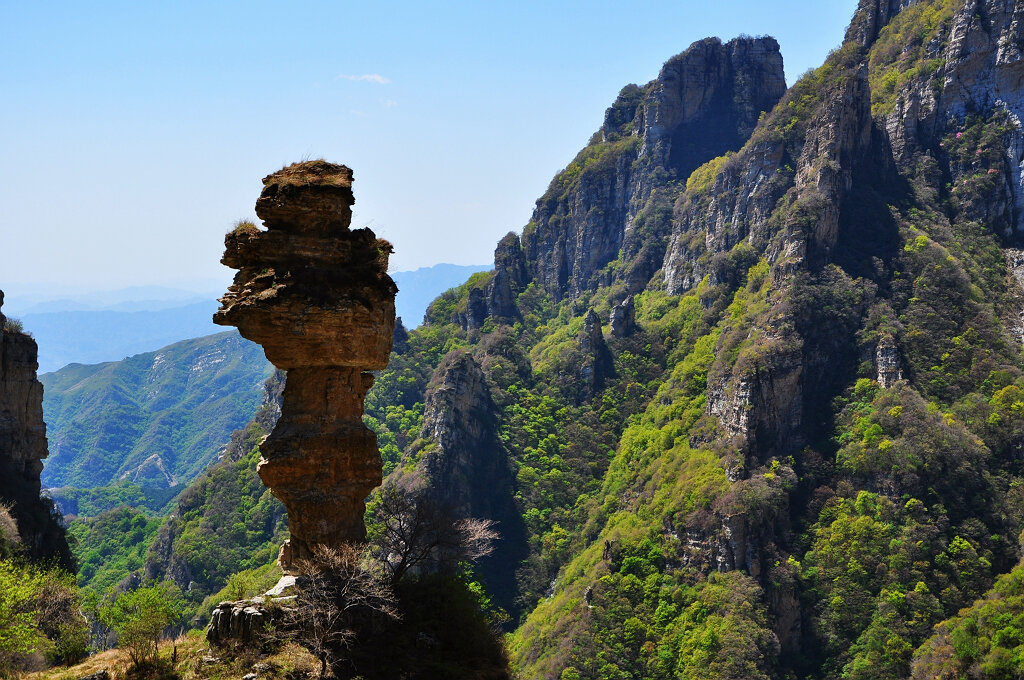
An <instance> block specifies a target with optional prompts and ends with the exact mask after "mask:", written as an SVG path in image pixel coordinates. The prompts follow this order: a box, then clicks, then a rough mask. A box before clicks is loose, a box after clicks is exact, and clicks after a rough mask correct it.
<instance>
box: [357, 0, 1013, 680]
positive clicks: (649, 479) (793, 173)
mask: <svg viewBox="0 0 1024 680" xmlns="http://www.w3.org/2000/svg"><path fill="white" fill-rule="evenodd" d="M907 4H908V3H895V2H893V3H886V2H883V3H876V2H867V1H865V2H863V3H862V4H861V8H860V9H859V10H858V12H857V14H856V16H855V17H854V19H853V22H852V24H851V27H850V29H849V32H848V35H847V42H846V43H845V44H844V45H843V46H842V47H841V48H839V49H837V50H836V51H835V52H834V53H832V54H831V55H830V56H829V58H828V60H827V61H826V63H825V64H824V65H822V66H821V67H820V68H818V69H816V70H814V71H811V72H809V73H807V74H805V75H804V76H803V77H802V78H801V79H800V80H799V81H798V82H797V83H796V84H795V85H793V86H792V87H791V88H789V89H788V90H785V88H784V85H783V84H782V69H781V57H780V56H779V53H778V46H777V45H775V44H774V41H772V40H771V39H747V38H742V39H738V40H735V41H732V42H730V43H727V44H722V43H720V42H718V41H715V40H708V41H702V42H700V43H697V44H695V45H694V46H692V47H691V48H690V49H689V50H688V51H687V52H685V53H683V54H682V55H680V56H678V57H675V58H673V59H672V60H670V61H669V62H667V63H666V65H665V67H664V68H663V69H662V72H661V74H660V75H659V77H658V79H656V80H655V81H652V82H651V83H649V84H647V85H645V86H635V85H631V86H627V87H626V88H624V89H623V90H622V92H621V94H620V96H619V98H618V99H617V101H616V102H615V103H614V104H613V106H612V107H611V108H609V109H608V111H607V113H606V116H605V123H604V125H603V126H602V128H601V130H599V131H598V132H597V133H596V134H595V135H594V137H593V139H592V140H591V143H590V144H589V145H588V146H587V148H586V149H584V150H583V151H582V152H581V153H580V154H579V155H578V156H577V158H576V159H575V160H573V162H572V163H570V164H569V166H567V168H566V169H565V170H564V171H563V172H562V173H560V174H559V175H558V176H557V177H556V178H555V179H554V180H553V181H552V183H551V186H550V188H549V189H548V191H547V192H546V193H545V195H544V196H543V197H542V198H541V199H540V200H539V201H538V203H537V208H536V210H535V212H534V215H533V218H532V219H531V220H530V222H529V223H528V224H527V225H526V227H525V229H524V231H523V233H522V235H521V236H516V235H509V236H508V237H506V238H505V239H503V240H502V242H501V243H500V244H499V246H498V249H497V251H496V254H495V270H494V271H493V272H491V273H487V274H480V275H475V276H474V277H471V278H470V280H469V281H468V282H467V283H466V284H465V285H463V286H461V287H459V288H457V289H454V290H453V291H451V292H449V293H447V294H445V295H443V296H441V298H439V299H438V300H437V301H436V302H435V303H434V304H433V305H432V307H431V309H430V310H429V311H428V313H427V324H426V325H425V326H423V327H421V328H420V329H417V330H416V331H413V332H411V333H409V334H408V337H407V338H402V339H401V340H402V341H401V342H400V343H399V345H397V346H396V353H395V355H394V356H393V358H392V362H391V365H390V367H389V368H388V369H387V370H386V371H385V372H384V373H383V374H382V375H381V376H380V377H379V378H378V380H377V383H376V385H375V387H374V389H373V391H372V392H371V394H370V396H369V398H368V401H367V404H368V413H369V416H370V419H371V422H372V423H373V424H374V425H375V426H376V427H377V428H378V429H379V431H380V442H381V448H382V451H383V453H384V458H385V469H386V470H387V471H392V473H391V474H392V476H391V478H390V480H386V482H385V484H388V483H389V482H390V483H396V482H397V481H400V480H401V479H408V478H410V477H411V478H412V479H414V480H416V482H417V483H420V484H423V485H424V486H425V487H426V488H429V489H433V490H434V493H435V494H437V495H438V496H439V497H442V498H448V499H451V498H455V499H457V500H458V501H459V503H457V505H459V506H460V507H463V508H464V511H465V512H467V513H470V514H476V515H481V514H482V515H485V516H491V517H492V518H494V519H502V523H501V526H503V527H504V528H505V529H506V530H509V531H510V534H511V536H512V539H513V540H519V538H518V536H519V535H520V532H521V535H522V540H523V545H524V548H523V549H524V554H525V557H524V559H522V561H521V562H519V564H518V566H517V567H515V568H513V567H512V565H511V564H510V563H508V562H505V563H503V564H500V565H497V566H495V565H492V566H491V570H490V572H488V571H487V569H485V570H484V576H485V582H486V583H488V585H489V587H490V589H491V592H492V594H493V595H494V596H495V598H496V599H497V600H499V601H501V602H505V603H511V604H508V606H507V608H508V609H510V610H511V613H512V615H513V619H514V621H517V622H518V627H517V629H516V630H515V632H514V634H513V635H512V637H511V653H512V657H513V661H514V663H515V665H516V667H517V669H518V671H519V672H520V674H521V675H522V677H529V678H561V679H563V680H567V679H570V678H660V677H666V678H668V677H686V678H697V677H700V678H711V677H744V678H757V677H764V678H774V677H790V676H796V677H830V678H831V677H835V678H838V677H844V678H898V677H909V676H910V675H911V673H912V672H913V673H915V674H916V675H915V676H917V675H919V676H920V677H933V675H929V673H933V674H944V675H943V677H963V676H964V675H965V674H973V675H976V676H979V677H1015V675H1013V674H1014V673H1016V674H1019V673H1021V672H1022V671H1024V666H1022V665H1021V662H1020V661H1019V659H1020V658H1021V657H1020V656H1019V655H1017V651H1016V650H1019V649H1020V648H1019V647H1018V645H1019V644H1020V641H1021V639H1024V638H1021V637H1020V630H1019V627H1014V625H1013V621H1015V620H1016V618H1014V617H1017V616H1018V615H1019V614H1020V609H1019V604H1018V602H1017V600H1018V599H1019V598H1016V595H1015V594H1014V593H1015V591H1014V590H1013V585H1012V578H1011V580H1009V581H1007V580H1005V579H1004V580H1003V581H1000V582H999V585H997V586H996V591H994V594H992V595H990V597H992V598H999V599H998V600H997V602H998V603H999V604H998V605H982V604H980V602H981V601H979V600H978V599H979V598H981V597H983V596H985V593H986V591H987V590H988V589H989V588H990V587H992V585H993V584H994V583H995V582H996V578H997V577H998V575H999V574H1001V573H1006V572H1008V571H1010V570H1011V569H1012V568H1013V567H1014V565H1015V564H1016V563H1017V560H1018V559H1019V557H1020V544H1019V540H1018V536H1019V534H1020V532H1021V529H1022V528H1024V503H1022V501H1024V498H1022V497H1021V492H1020V490H1021V489H1022V488H1024V486H1022V482H1024V479H1022V477H1021V475H1022V473H1024V469H1022V463H1021V461H1020V458H1019V456H1018V455H1016V452H1017V451H1018V449H1019V447H1020V443H1021V439H1020V438H1021V434H1022V431H1024V430H1022V427H1024V407H1022V403H1024V397H1021V394H1024V392H1022V389H1024V376H1022V371H1021V310H1022V308H1024V297H1022V290H1021V287H1020V283H1019V282H1018V279H1017V277H1016V275H1015V272H1016V271H1017V268H1018V267H1019V262H1020V256H1019V255H1018V251H1016V250H1015V249H1014V248H1015V245H1016V244H1017V243H1018V238H1019V234H1020V233H1021V228H1022V225H1021V222H1020V214H1021V213H1020V211H1019V207H1018V206H1019V205H1020V204H1021V202H1020V199H1019V196H1020V195H1021V189H1020V183H1019V177H1020V169H1019V168H1020V161H1021V152H1020V149H1021V148H1024V147H1022V146H1021V140H1022V135H1021V129H1020V126H1019V122H1018V120H1019V119H1018V116H1019V115H1020V114H1021V112H1022V111H1021V109H1022V108H1024V97H1021V91H1020V85H1019V83H1020V76H1021V73H1022V70H1024V62H1022V60H1021V46H1022V44H1024V42H1022V40H1024V39H1022V37H1021V34H1020V25H1021V24H1020V23H1019V21H1018V15H1019V14H1020V12H1021V11H1022V10H1020V9H1018V8H1017V7H1016V5H1014V6H1013V7H1012V8H1011V7H1010V6H1009V5H1006V3H1002V2H987V3H985V2H978V3H975V2H970V3H966V5H965V3H964V2H959V1H954V0H933V1H931V2H927V1H922V2H918V3H913V4H910V6H909V7H907V6H905V5H907ZM996 94H997V95H998V96H996ZM445 385H449V386H451V388H450V392H451V394H457V395H460V397H459V398H458V399H455V400H454V401H453V399H454V398H448V400H447V401H443V402H442V403H444V404H446V407H445V409H440V408H439V407H432V403H434V402H436V401H437V397H436V395H437V394H438V393H439V391H443V390H444V389H445V388H444V386H445ZM460 400H461V402H460ZM462 402H465V403H462ZM442 411H450V412H454V413H455V414H456V415H455V416H454V417H449V418H442V417H439V416H438V415H437V414H438V413H440V412H442ZM467 431H468V432H472V433H473V434H472V436H469V437H467V436H465V435H464V434H463V435H460V433H465V432H467ZM495 461H498V464H497V467H496V464H495ZM478 466H484V467H486V468H487V469H488V470H492V473H490V474H488V475H481V473H480V472H479V470H478ZM501 466H506V469H507V470H509V474H510V477H511V479H512V481H511V482H510V483H508V484H505V483H502V482H501V481H500V480H501V478H502V472H501ZM484 479H486V480H488V481H479V480H484ZM474 480H478V481H474ZM460 485H461V486H460ZM456 490H457V491H456ZM502 494H507V495H508V496H509V500H510V501H511V502H512V503H513V504H514V507H515V508H517V512H518V518H520V519H521V525H519V524H518V523H517V522H516V521H513V520H510V519H509V518H508V517H505V518H499V517H497V516H496V514H490V515H488V513H490V512H492V509H493V508H497V507H498V506H500V503H499V502H498V501H500V500H501V496H502ZM484 497H486V498H488V499H489V500H490V502H491V508H488V507H487V506H486V505H485V504H484V503H482V501H480V500H479V499H480V498H484ZM502 570H505V571H506V572H512V571H514V573H501V571H502ZM1008 578H1009V577H1008ZM975 601H979V604H978V605H975V606H976V607H977V608H979V612H980V613H977V614H972V613H970V611H968V612H965V613H964V614H962V615H961V616H962V617H967V618H966V619H957V620H951V621H949V622H948V623H945V624H943V627H940V628H939V629H937V630H938V631H939V633H938V634H939V636H940V637H939V638H936V639H935V640H932V641H930V642H929V638H930V637H931V636H932V635H933V626H935V625H937V624H940V623H942V622H943V621H944V620H946V619H948V618H949V617H953V616H956V615H957V614H958V612H959V611H960V610H961V609H962V608H964V607H970V606H971V605H972V603H974V602H975ZM994 606H999V607H1002V608H1005V610H1006V611H1007V612H1008V613H1005V614H1003V615H1002V618H1000V619H998V620H997V622H993V617H994V616H995V614H992V613H986V612H991V611H992V608H993V607H994ZM1001 611H1002V610H1001ZM986 617H987V618H986ZM964 620H966V621H968V623H966V624H965V623H963V621H964ZM971 622H973V623H971ZM1006 625H1008V626H1010V630H1009V631H1003V632H998V631H1000V630H1001V628H999V627H1000V626H1006ZM950 631H952V632H950ZM957 631H961V632H957ZM963 631H967V632H963ZM943 636H945V637H943ZM968 638H969V640H968ZM949 639H952V643H950V642H948V640H949ZM958 640H961V641H962V640H968V642H963V643H962V644H961V643H958V642H957V641H958ZM926 643H927V644H926ZM950 644H951V645H952V646H951V648H949V647H948V645H950ZM922 645H923V646H922ZM947 648H949V649H950V651H948V652H944V651H942V650H944V649H947ZM915 650H917V651H915ZM937 650H938V651H937ZM998 664H1002V665H998ZM925 668H927V669H928V670H923V669H925ZM1007 669H1009V670H1007ZM1000 673H1002V674H1000ZM1006 673H1010V675H1006Z"/></svg>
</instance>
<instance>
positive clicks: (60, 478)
mask: <svg viewBox="0 0 1024 680" xmlns="http://www.w3.org/2000/svg"><path fill="white" fill-rule="evenodd" d="M269 374H270V365H269V364H268V363H267V361H266V358H265V357H264V356H263V350H262V349H261V348H260V347H259V345H256V344H254V343H251V342H248V341H247V340H243V339H242V338H241V337H240V336H239V335H238V334H237V333H234V332H231V333H219V334H217V335H211V336H207V337H204V338H197V339H195V340H186V341H184V342H180V343H176V344H174V345H171V346H169V347H165V348H164V349H162V350H160V351H159V352H149V353H146V354H139V355H136V356H133V357H130V358H128V359H125V360H124V361H118V362H111V363H105V364H97V365H92V366H83V365H81V364H72V365H70V366H67V367H65V368H63V369H61V370H59V371H57V372H55V373H48V374H46V375H43V376H41V381H42V382H43V386H44V388H45V391H44V393H43V394H44V397H43V411H44V415H45V418H46V422H47V425H48V429H49V438H50V444H51V447H52V451H51V455H50V457H49V458H48V459H47V464H46V467H45V469H44V472H43V481H44V484H46V485H47V486H51V487H60V486H75V487H79V488H92V487H98V486H107V485H112V484H114V483H115V482H116V481H117V480H118V479H120V478H121V477H122V476H123V475H125V474H127V475H129V478H130V480H131V481H134V482H136V483H138V484H140V485H141V486H159V487H168V486H174V485H176V484H184V483H187V482H189V481H191V480H192V479H194V478H195V477H196V476H197V475H198V474H199V473H200V472H201V471H202V470H204V469H205V468H206V467H207V466H208V465H209V464H210V463H211V462H213V461H214V460H215V459H216V456H217V453H218V451H219V450H220V448H221V447H222V446H223V444H224V442H226V441H227V440H228V438H229V436H230V435H231V432H232V431H233V430H236V429H240V428H242V427H244V426H245V423H246V422H247V421H248V420H249V419H250V418H251V417H252V415H253V414H254V413H255V412H256V409H257V408H258V407H259V404H260V399H261V397H262V391H261V390H260V385H261V383H262V381H263V380H264V379H266V378H267V376H268V375H269Z"/></svg>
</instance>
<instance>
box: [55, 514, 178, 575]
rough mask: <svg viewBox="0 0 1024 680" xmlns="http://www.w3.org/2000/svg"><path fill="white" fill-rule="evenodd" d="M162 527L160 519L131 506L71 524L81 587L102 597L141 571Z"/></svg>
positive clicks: (69, 531)
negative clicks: (128, 577)
mask: <svg viewBox="0 0 1024 680" xmlns="http://www.w3.org/2000/svg"><path fill="white" fill-rule="evenodd" d="M159 526H160V520H159V519H157V518H155V517H152V516H150V515H148V514H147V513H145V512H144V511H141V510H138V509H135V508H132V507H128V506H123V507H119V508H116V509H114V510H108V511H106V512H104V513H101V514H100V515H98V516H96V517H94V518H91V519H78V520H74V521H72V522H71V524H70V525H69V527H68V534H69V535H70V536H71V537H72V538H73V539H74V541H72V544H71V545H72V551H73V552H74V555H75V561H76V562H77V563H78V565H79V566H78V583H79V585H80V586H82V587H83V588H85V589H87V590H90V591H92V592H93V593H95V594H97V595H101V594H103V593H105V592H107V590H109V589H111V588H113V587H114V586H116V585H117V584H118V583H120V582H121V581H122V580H123V579H124V578H125V577H126V576H127V575H128V574H131V573H132V572H135V571H137V570H139V569H141V568H142V566H143V565H144V564H145V559H146V551H147V550H148V549H149V547H150V545H151V544H152V543H153V540H154V538H155V537H156V532H157V528H158V527H159Z"/></svg>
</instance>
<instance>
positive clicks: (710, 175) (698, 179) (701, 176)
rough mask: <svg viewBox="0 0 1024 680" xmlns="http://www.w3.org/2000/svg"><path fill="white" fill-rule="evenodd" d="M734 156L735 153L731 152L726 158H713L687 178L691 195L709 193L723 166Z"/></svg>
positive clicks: (688, 190) (687, 189) (687, 187)
mask: <svg viewBox="0 0 1024 680" xmlns="http://www.w3.org/2000/svg"><path fill="white" fill-rule="evenodd" d="M733 155H734V152H732V151H730V152H728V153H726V154H725V155H724V156H719V157H718V158H712V159H711V160H710V161H708V162H707V163H705V164H704V165H702V166H700V167H699V168H697V169H696V170H694V171H693V172H692V173H690V176H689V177H688V178H686V191H687V192H688V193H690V194H703V193H707V191H708V190H709V189H711V187H712V185H713V184H714V183H715V178H716V177H717V176H718V173H719V172H721V170H722V166H724V165H725V162H726V161H728V160H729V158H731V157H732V156H733Z"/></svg>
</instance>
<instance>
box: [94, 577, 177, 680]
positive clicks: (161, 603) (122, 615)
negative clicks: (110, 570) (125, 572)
mask: <svg viewBox="0 0 1024 680" xmlns="http://www.w3.org/2000/svg"><path fill="white" fill-rule="evenodd" d="M181 611H182V605H181V597H180V592H179V591H178V590H177V588H175V587H174V586H171V585H169V584H166V583H165V584H160V585H155V586H146V587H142V588H137V589H135V590H130V591H127V592H124V593H121V594H120V595H118V596H117V598H116V599H115V600H114V601H113V602H111V603H110V604H107V605H106V606H104V607H102V608H101V609H100V620H101V621H102V622H103V624H104V625H106V626H108V627H109V628H111V629H112V630H113V631H114V632H115V633H117V644H118V646H119V647H121V648H122V649H124V650H126V651H127V652H128V655H129V656H130V657H131V660H132V663H133V664H135V666H136V667H138V666H141V665H142V664H144V663H146V662H148V661H153V660H155V659H156V652H157V644H158V643H159V642H160V638H161V636H162V635H163V631H164V629H166V628H167V627H169V626H171V625H172V624H174V623H175V622H177V621H178V619H179V618H180V617H181Z"/></svg>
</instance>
